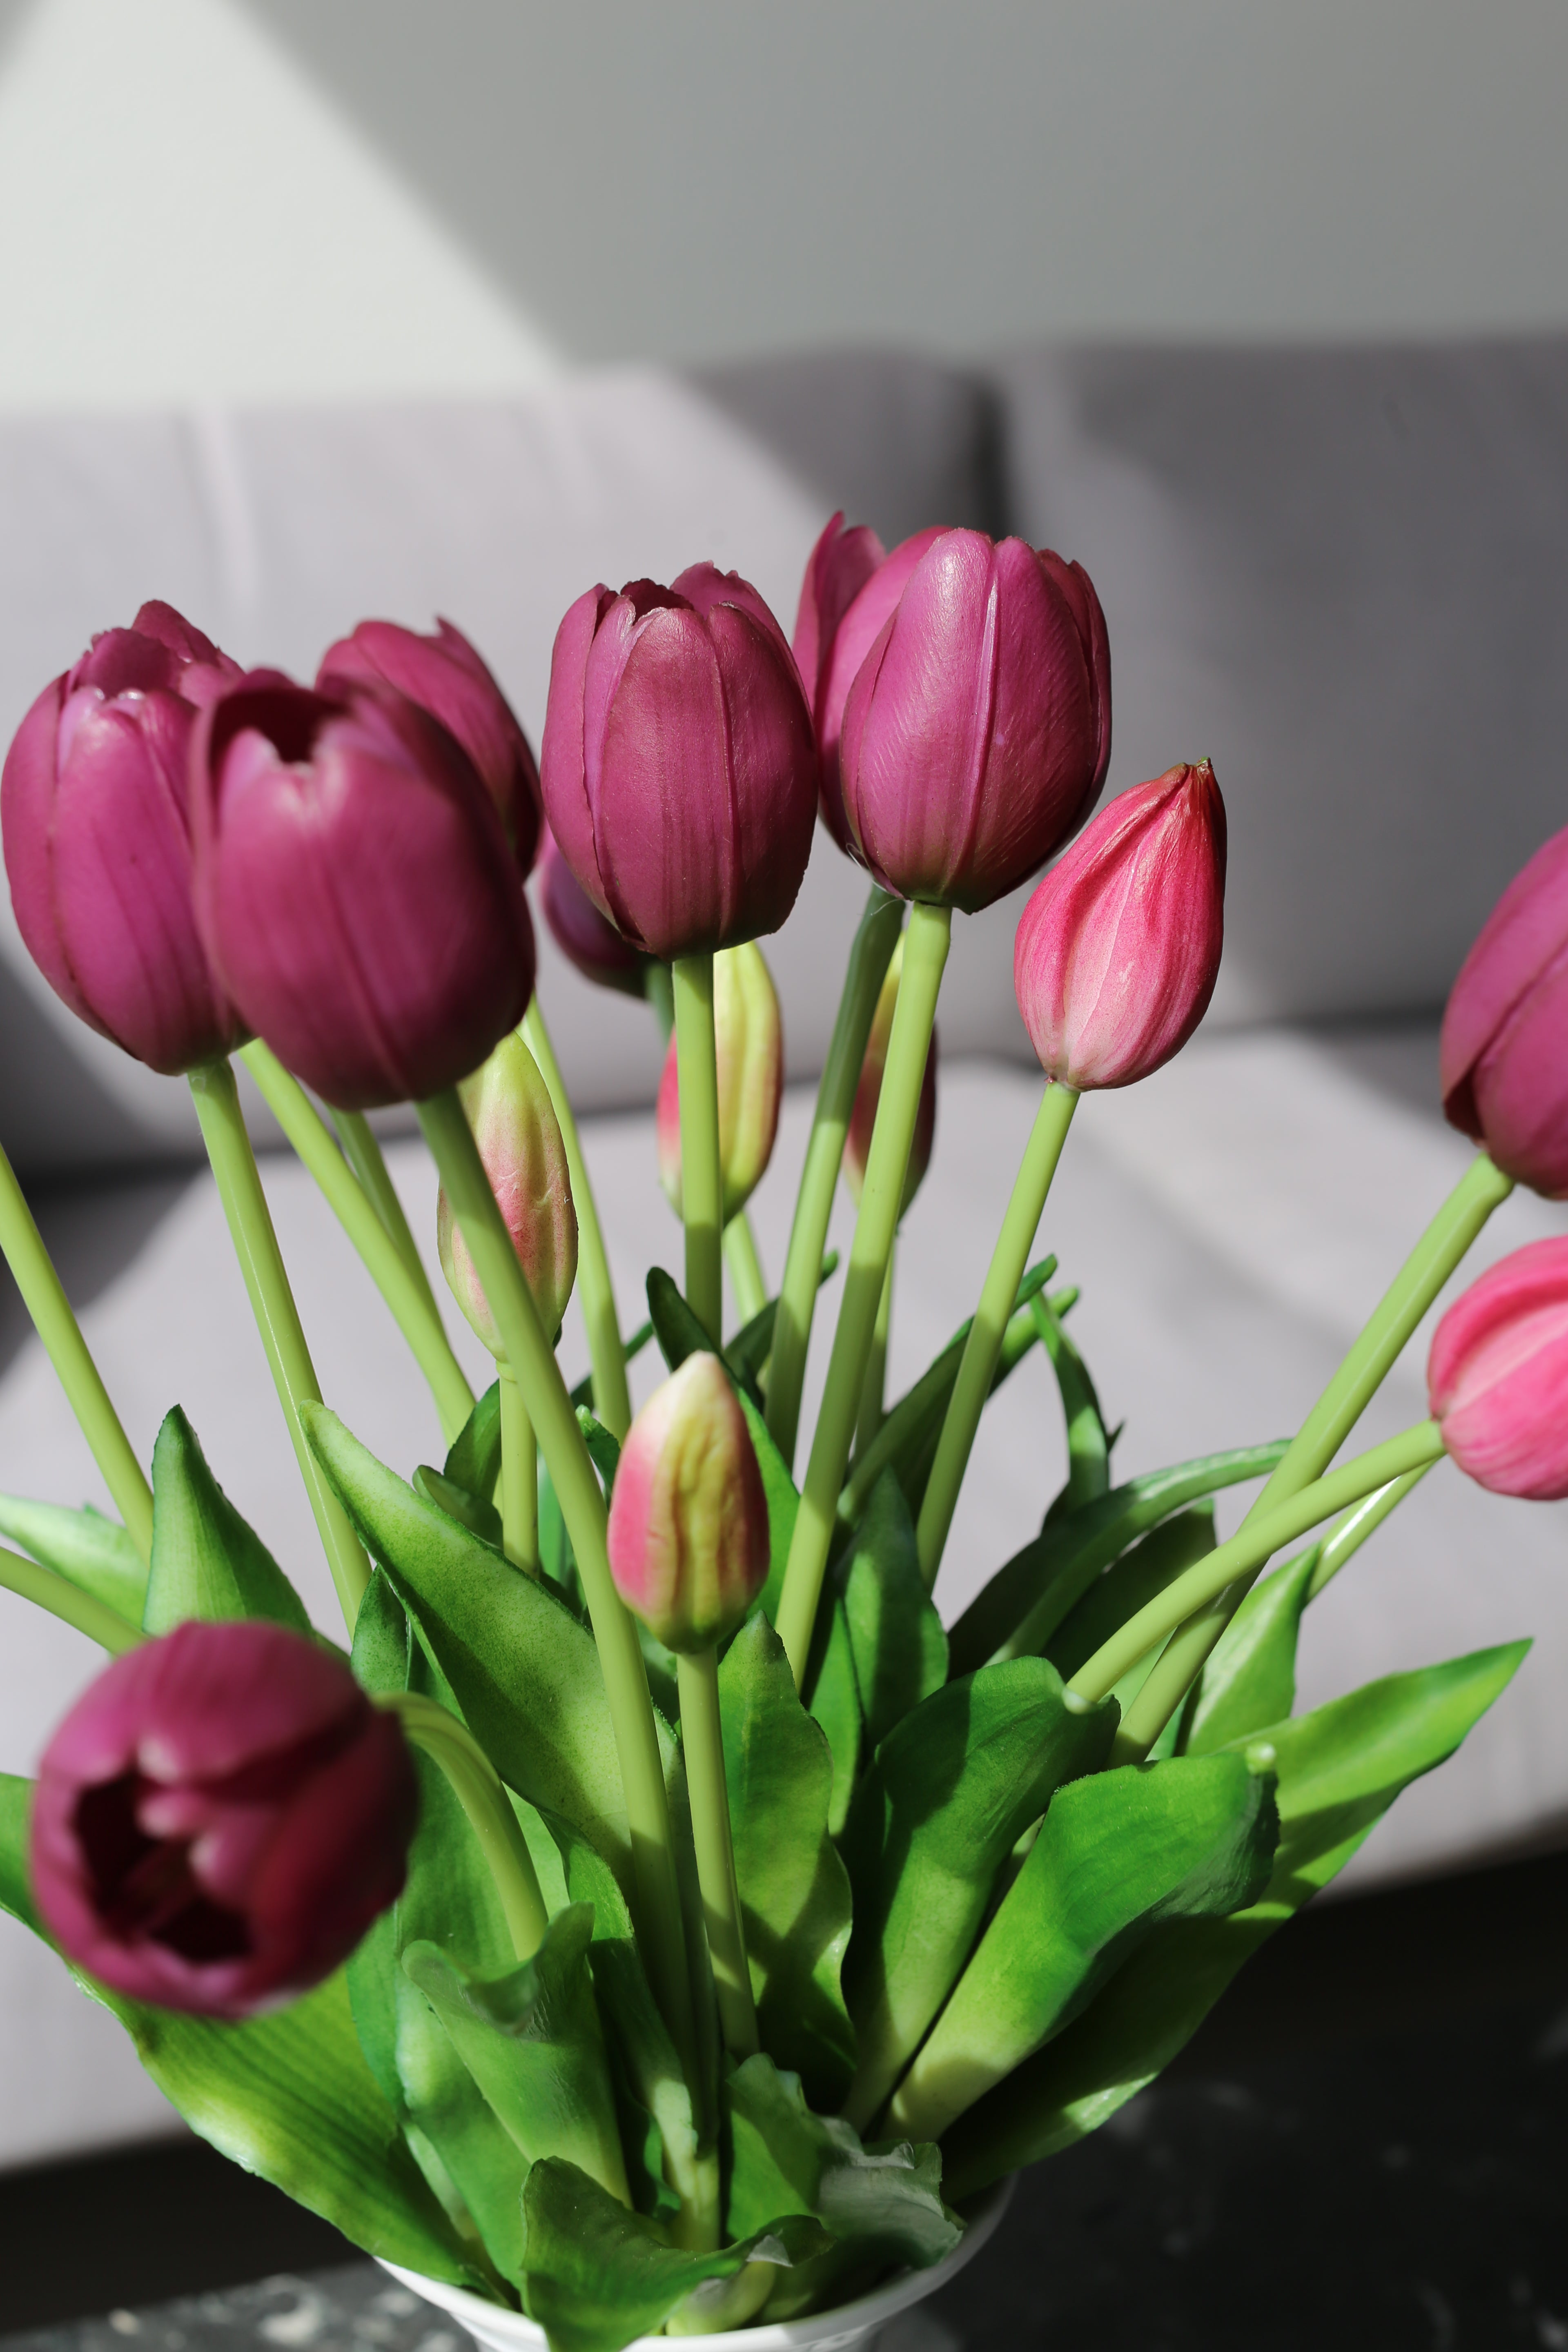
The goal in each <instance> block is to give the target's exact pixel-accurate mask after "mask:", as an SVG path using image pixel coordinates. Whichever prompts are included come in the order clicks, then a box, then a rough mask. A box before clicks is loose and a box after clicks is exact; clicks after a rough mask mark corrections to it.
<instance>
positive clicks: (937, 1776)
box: [842, 1658, 1117, 2122]
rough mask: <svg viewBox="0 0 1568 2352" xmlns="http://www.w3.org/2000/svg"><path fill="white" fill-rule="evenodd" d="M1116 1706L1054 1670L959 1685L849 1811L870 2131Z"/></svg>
mask: <svg viewBox="0 0 1568 2352" xmlns="http://www.w3.org/2000/svg"><path fill="white" fill-rule="evenodd" d="M1116 1722H1117V1710H1116V1706H1115V1704H1114V1702H1111V1701H1105V1700H1102V1701H1101V1702H1100V1704H1099V1705H1098V1706H1085V1705H1084V1704H1083V1703H1082V1702H1081V1701H1080V1700H1079V1699H1077V1698H1076V1697H1075V1698H1072V1699H1069V1698H1068V1696H1067V1694H1066V1692H1065V1691H1064V1689H1063V1686H1062V1679H1061V1676H1060V1675H1058V1673H1057V1670H1056V1668H1055V1667H1054V1666H1051V1665H1047V1663H1046V1661H1045V1659H1044V1658H1015V1659H1012V1660H1010V1661H1009V1662H1008V1663H1007V1664H1005V1665H1000V1666H986V1667H984V1668H983V1669H982V1670H981V1672H980V1673H979V1674H977V1675H968V1676H966V1677H965V1678H964V1679H963V1681H961V1682H956V1683H949V1684H947V1685H944V1687H943V1688H942V1689H941V1690H939V1691H934V1692H933V1693H932V1694H931V1697H930V1698H928V1699H925V1700H922V1702H921V1705H920V1706H917V1707H915V1708H914V1709H912V1711H911V1712H910V1714H908V1715H906V1716H905V1717H904V1718H903V1720H902V1722H900V1724H898V1725H897V1726H895V1727H894V1729H893V1730H892V1731H890V1732H889V1735H888V1737H887V1738H886V1739H885V1740H884V1741H883V1742H882V1745H881V1748H879V1751H878V1755H877V1759H876V1761H875V1763H874V1764H873V1765H872V1767H871V1769H870V1770H869V1771H868V1773H867V1775H866V1777H865V1779H864V1780H862V1781H861V1783H860V1786H859V1789H858V1790H857V1792H856V1796H855V1801H854V1804H853V1805H852V1806H851V1808H850V1811H849V1820H848V1822H847V1827H846V1829H845V1832H844V1837H843V1840H842V1848H843V1853H844V1858H845V1861H846V1863H847V1864H848V1869H849V1877H850V1883H851V1885H852V1886H853V1887H854V1891H855V1933H854V1937H853V1938H852V1940H851V1942H850V1946H849V1952H848V1957H847V1961H846V1964H845V1969H844V1987H845V1993H846V1996H847V2000H848V2004H849V2014H850V2016H851V2017H852V2018H853V2020H854V2021H855V2025H856V2029H857V2031H858V2034H859V2037H860V2062H859V2071H858V2074H857V2077H856V2082H855V2088H854V2092H853V2094H852V2095H851V2097H850V2100H849V2102H848V2105H847V2110H846V2112H847V2114H848V2115H849V2116H850V2118H851V2120H853V2121H857V2122H868V2121H869V2120H870V2118H871V2117H872V2116H875V2115H876V2113H877V2112H878V2110H879V2107H880V2106H881V2105H882V2101H883V2099H884V2098H885V2097H886V2096H887V2095H888V2093H889V2091H890V2090H891V2089H892V2087H893V2084H894V2083H895V2082H896V2081H897V2080H898V2078H899V2075H900V2074H901V2073H902V2071H903V2068H904V2066H905V2064H906V2063H907V2062H908V2060H909V2059H910V2056H911V2055H912V2054H913V2053H914V2051H915V2049H916V2047H917V2046H918V2044H919V2042H921V2037H922V2036H923V2035H924V2033H925V2031H926V2028H927V2027H928V2026H929V2025H930V2023H931V2019H932V2018H933V2017H934V2016H935V2015H936V2013H937V2011H938V2010H939V2009H940V2007H941V2006H942V2002H943V2001H944V2000H946V1998H947V1995H948V1993H949V1992H950V1990H952V1986H953V1984H954V1983H955V1982H956V1980H957V1978H958V1975H959V1971H960V1970H961V1969H962V1968H963V1963H964V1961H965V1959H966V1958H967V1957H968V1954H969V1950H970V1947H971V1946H972V1944H973V1941H974V1937H975V1934H976V1931H977V1930H978V1928H979V1927H980V1923H981V1920H982V1918H983V1917H984V1912H985V1906H986V1904H987V1902H988V1900H989V1898H990V1895H991V1892H992V1887H993V1885H994V1882H995V1879H996V1876H997V1874H998V1872H999V1871H1000V1870H1001V1869H1002V1867H1003V1865H1004V1864H1005V1861H1006V1859H1007V1856H1008V1855H1009V1853H1011V1851H1012V1849H1013V1847H1014V1845H1015V1844H1016V1842H1017V1840H1018V1838H1019V1837H1020V1836H1021V1834H1022V1833H1023V1832H1024V1831H1025V1830H1026V1829H1027V1828H1028V1827H1029V1825H1030V1823H1031V1822H1036V1821H1037V1820H1038V1819H1039V1817H1040V1815H1041V1814H1042V1813H1043V1812H1045V1811H1046V1808H1047V1805H1048V1804H1049V1803H1050V1802H1051V1801H1052V1796H1053V1792H1054V1791H1055V1790H1057V1789H1058V1788H1059V1787H1060V1786H1061V1784H1062V1783H1063V1782H1064V1781H1067V1780H1076V1779H1077V1778H1078V1777H1079V1774H1081V1773H1085V1772H1095V1771H1098V1770H1099V1769H1100V1765H1101V1764H1103V1762H1104V1761H1105V1758H1106V1755H1107V1753H1108V1751H1109V1749H1110V1741H1111V1738H1112V1736H1113V1735H1114V1732H1115V1728H1116Z"/></svg>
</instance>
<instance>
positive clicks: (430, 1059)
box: [192, 672, 533, 1110]
mask: <svg viewBox="0 0 1568 2352" xmlns="http://www.w3.org/2000/svg"><path fill="white" fill-rule="evenodd" d="M192 761H193V767H192V776H193V788H194V791H195V796H196V806H195V815H196V847H197V856H196V883H197V888H196V898H197V908H198V914H199V917H200V920H201V925H202V932H203V936H204V938H205V940H206V943H207V948H208V951H209V954H210V956H211V960H212V964H213V969H214V970H215V971H216V972H218V973H219V975H220V976H221V978H222V981H223V984H224V986H225V988H226V991H227V992H228V994H229V996H230V997H231V998H232V999H233V1001H234V1003H236V1004H237V1006H238V1007H239V1008H240V1011H241V1013H242V1014H243V1016H244V1018H245V1020H246V1022H247V1024H248V1025H249V1026H250V1027H251V1028H252V1029H254V1030H255V1031H256V1033H257V1034H258V1036H260V1037H263V1038H264V1039H265V1040H266V1042H267V1044H268V1045H270V1046H271V1048H272V1050H273V1051H274V1053H276V1054H277V1055H278V1056H279V1060H281V1061H282V1062H284V1063H285V1064H286V1065H287V1066H288V1067H289V1069H291V1070H293V1071H295V1072H296V1073H297V1074H298V1075H299V1076H300V1077H301V1078H303V1079H304V1081H305V1083H306V1084H307V1085H308V1086H310V1087H314V1088H315V1090H316V1092H317V1093H318V1094H319V1095H321V1097H322V1098H323V1099H324V1100H325V1101H327V1102H329V1103H331V1104H332V1105H334V1106H335V1108H338V1109H340V1110H368V1109H370V1108H374V1106H375V1105H377V1104H382V1103H391V1102H402V1101H406V1100H415V1101H417V1100H419V1099H421V1098H422V1097H426V1096H429V1095H434V1094H437V1093H438V1092H440V1091H441V1090H442V1089H443V1088H444V1087H451V1086H455V1085H456V1084H457V1083H458V1079H459V1078H464V1077H467V1076H468V1073H469V1072H470V1071H472V1070H474V1069H477V1068H478V1066H479V1064H480V1063H481V1062H482V1061H483V1060H484V1058H485V1056H486V1055H487V1054H488V1053H489V1050H490V1048H491V1046H492V1045H495V1044H496V1042H497V1040H498V1039H499V1038H500V1037H503V1036H504V1035H505V1034H506V1033H507V1031H508V1030H509V1029H512V1028H515V1027H516V1025H517V1024H518V1022H519V1021H521V1018H522V1015H523V1013H524V1011H525V1010H526V1008H527V1004H528V1000H529V997H530V995H531V992H532V989H533V929H532V925H531V922H530V920H529V914H528V901H527V898H526V897H525V895H524V892H523V887H522V876H521V871H520V870H519V867H518V865H517V861H516V859H515V857H514V856H513V855H512V853H511V850H510V846H509V845H508V842H507V838H506V835H505V832H504V830H503V829H502V825H501V821H500V816H499V814H497V811H496V807H495V803H493V801H492V800H491V799H490V797H489V793H487V792H486V791H485V788H484V786H483V784H482V783H481V782H479V776H478V775H477V773H476V772H475V770H474V767H473V764H472V762H471V761H469V759H468V755H467V753H466V752H464V751H462V750H461V749H460V747H459V746H458V743H457V741H456V740H455V739H454V738H453V737H452V736H451V735H449V734H448V733H447V730H446V729H445V728H444V727H441V726H438V725H437V723H436V722H435V720H433V719H430V718H429V717H428V716H427V715H426V712H425V711H423V710H421V709H418V708H417V707H416V705H415V704H414V703H412V702H410V701H408V700H407V699H406V698H405V697H403V696H402V695H398V694H394V693H392V692H391V691H390V690H389V689H388V688H381V687H368V686H361V685H352V684H350V683H348V682H347V681H343V680H338V681H334V683H333V687H332V690H331V693H309V692H307V691H306V689H305V688H303V687H298V686H293V685H291V684H290V683H289V681H288V680H287V679H285V678H279V677H277V676H276V675H274V674H271V673H268V672H258V673H255V674H254V675H253V676H252V677H248V678H247V679H245V680H244V681H243V682H242V683H241V684H240V686H239V687H238V688H236V689H235V690H234V691H232V692H231V693H229V694H227V695H226V696H225V697H224V698H223V700H222V701H221V702H219V703H218V704H216V706H215V707H214V709H211V710H210V711H208V712H206V713H205V714H204V717H203V719H202V721H201V723H200V725H199V727H198V729H197V730H196V735H195V740H194V741H193V744H192Z"/></svg>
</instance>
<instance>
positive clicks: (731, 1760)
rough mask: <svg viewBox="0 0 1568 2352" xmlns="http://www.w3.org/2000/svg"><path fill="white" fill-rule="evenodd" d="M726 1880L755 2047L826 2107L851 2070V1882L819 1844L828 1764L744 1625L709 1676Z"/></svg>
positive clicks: (771, 1654) (784, 1678) (824, 1843)
mask: <svg viewBox="0 0 1568 2352" xmlns="http://www.w3.org/2000/svg"><path fill="white" fill-rule="evenodd" d="M719 1706H720V1712H721V1717H722V1720H723V1730H724V1781H725V1787H726V1789H727V1790H728V1793H729V1799H730V1826H731V1836H732V1838H733V1841H734V1849H735V1877H736V1882H737V1884H738V1885H739V1887H740V1891H741V1916H742V1926H743V1928H744V1931H745V1938H746V1958H747V1960H748V1962H749V1963H750V1968H751V1976H752V1993H753V1995H754V1996H755V1999H756V2004H757V2022H758V2025H759V2027H760V2028H761V2031H762V2037H763V2046H764V2047H765V2048H766V2049H767V2050H768V2051H769V2052H770V2053H772V2055H773V2057H774V2058H775V2059H777V2061H778V2063H780V2064H781V2065H784V2066H789V2067H790V2068H792V2069H793V2070H794V2072H795V2073H796V2074H799V2075H800V2076H801V2077H802V2079H803V2080H804V2082H805V2085H806V2092H807V2095H808V2096H809V2097H810V2099H811V2101H812V2103H813V2105H816V2106H820V2107H836V2106H837V2105H838V2103H839V2101H840V2099H841V2098H842V2097H843V2095H844V2093H845V2091H846V2089H847V2086H848V2083H849V2079H850V2076H851V2075H852V2074H853V2073H854V2070H855V2033H854V2029H853V2028H852V2026H851V2025H850V2022H849V2015H848V2011H847V2009H846V2008H845V2005H844V1996H843V1993H842V1991H841V1990H840V1987H839V1971H840V1969H841V1968H842V1965H843V1959H844V1952H845V1948H846V1946H847V1943H848V1941H849V1926H850V1905H849V1881H848V1879H847V1876H846V1874H845V1870H844V1865H843V1864H842V1863H841V1862H840V1861H839V1859H838V1853H837V1848H836V1847H835V1846H834V1843H833V1841H832V1839H831V1838H830V1836H829V1835H828V1828H827V1816H828V1803H829V1800H830V1798H831V1796H832V1793H833V1759H832V1757H831V1756H830V1754H829V1753H828V1748H827V1742H826V1738H824V1736H823V1733H822V1730H821V1727H820V1726H819V1725H817V1724H816V1723H814V1722H813V1721H812V1719H811V1717H810V1716H809V1715H807V1713H806V1711H805V1708H804V1707H803V1706H802V1705H801V1703H800V1699H799V1697H798V1696H797V1695H796V1692H795V1677H794V1675H792V1674H791V1672H790V1667H789V1661H788V1659H787V1658H786V1657H785V1655H784V1643H782V1642H781V1641H780V1640H779V1638H778V1635H777V1634H776V1633H774V1632H773V1627H772V1626H771V1625H770V1624H769V1623H768V1622H767V1620H766V1618H765V1617H760V1616H759V1617H752V1619H750V1620H749V1622H747V1623H746V1624H745V1625H743V1626H742V1629H741V1631H740V1633H737V1635H736V1636H735V1639H734V1640H733V1642H731V1644H730V1647H729V1650H728V1651H727V1653H726V1654H725V1656H724V1659H723V1661H722V1663H721V1666H720V1668H719Z"/></svg>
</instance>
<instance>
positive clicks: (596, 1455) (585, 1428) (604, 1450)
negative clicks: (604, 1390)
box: [577, 1404, 621, 1503]
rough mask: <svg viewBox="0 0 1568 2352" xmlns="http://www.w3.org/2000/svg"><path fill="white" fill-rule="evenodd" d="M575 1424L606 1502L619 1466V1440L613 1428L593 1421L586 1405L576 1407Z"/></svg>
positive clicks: (612, 1488) (592, 1416)
mask: <svg viewBox="0 0 1568 2352" xmlns="http://www.w3.org/2000/svg"><path fill="white" fill-rule="evenodd" d="M577 1426H578V1428H579V1429H580V1430H581V1431H582V1433H583V1443H584V1445H585V1446H586V1447H587V1449H588V1459H589V1460H590V1461H591V1462H592V1464H593V1465H594V1467H595V1470H596V1471H597V1472H598V1474H599V1484H600V1485H601V1486H603V1488H604V1490H605V1502H606V1503H607V1502H608V1501H609V1499H610V1496H611V1495H612V1494H613V1493H614V1492H615V1486H616V1471H617V1470H618V1469H619V1467H620V1461H621V1441H620V1439H619V1438H618V1437H617V1436H616V1434H615V1433H614V1431H613V1430H608V1429H606V1428H605V1424H604V1423H603V1422H602V1421H595V1418H594V1415H593V1414H592V1413H591V1412H589V1411H588V1408H587V1406H586V1405H581V1404H580V1405H579V1406H578V1408H577Z"/></svg>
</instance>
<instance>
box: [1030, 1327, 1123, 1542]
mask: <svg viewBox="0 0 1568 2352" xmlns="http://www.w3.org/2000/svg"><path fill="white" fill-rule="evenodd" d="M1029 1311H1030V1313H1031V1314H1032V1316H1033V1317H1034V1320H1035V1328H1036V1330H1037V1332H1038V1333H1039V1335H1040V1339H1041V1341H1042V1343H1043V1344H1044V1347H1045V1350H1046V1353H1047V1356H1048V1357H1049V1358H1050V1360H1051V1370H1053V1371H1054V1372H1055V1374H1056V1376H1057V1387H1058V1390H1059V1391H1060V1393H1061V1401H1062V1418H1063V1420H1064V1421H1065V1423H1067V1440H1068V1481H1067V1485H1066V1486H1065V1487H1064V1488H1063V1490H1062V1492H1061V1494H1060V1495H1059V1496H1058V1498H1057V1504H1058V1506H1059V1507H1060V1509H1061V1512H1062V1514H1063V1515H1064V1516H1066V1515H1067V1514H1068V1513H1071V1512H1073V1511H1078V1510H1081V1509H1082V1508H1083V1507H1084V1505H1085V1504H1086V1503H1093V1502H1096V1501H1098V1499H1099V1498H1100V1496H1101V1495H1103V1494H1104V1493H1105V1492H1106V1491H1107V1489H1108V1488H1109V1486H1110V1432H1109V1431H1108V1430H1107V1428H1106V1426H1105V1417H1104V1415H1103V1414H1102V1413H1101V1412H1100V1399H1099V1397H1098V1396H1097V1395H1096V1393H1095V1387H1094V1382H1093V1381H1091V1380H1090V1378H1089V1367H1088V1365H1087V1364H1086V1363H1085V1362H1084V1360H1083V1358H1082V1357H1081V1356H1080V1355H1079V1351H1078V1349H1077V1347H1076V1346H1075V1345H1074V1343H1073V1341H1072V1340H1071V1339H1069V1338H1068V1333H1067V1331H1066V1329H1065V1328H1063V1324H1062V1319H1061V1317H1060V1316H1059V1315H1058V1313H1057V1312H1056V1310H1055V1309H1054V1307H1052V1306H1051V1303H1050V1301H1049V1300H1048V1299H1047V1298H1046V1297H1042V1296H1041V1295H1039V1294H1038V1293H1037V1295H1036V1296H1035V1297H1034V1298H1033V1299H1032V1300H1031V1301H1030V1308H1029ZM1054 1507H1057V1506H1053V1508H1054Z"/></svg>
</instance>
